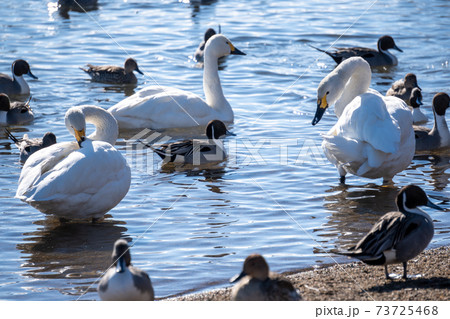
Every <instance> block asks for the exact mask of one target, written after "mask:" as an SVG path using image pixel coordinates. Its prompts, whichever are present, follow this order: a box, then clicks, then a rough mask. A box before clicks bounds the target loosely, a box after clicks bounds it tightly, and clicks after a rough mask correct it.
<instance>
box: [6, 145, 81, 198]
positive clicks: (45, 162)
mask: <svg viewBox="0 0 450 319" xmlns="http://www.w3.org/2000/svg"><path fill="white" fill-rule="evenodd" d="M77 148H78V144H77V143H75V142H67V143H58V144H54V145H51V146H49V147H47V148H43V149H41V150H39V151H37V152H35V153H33V154H31V156H30V157H29V158H28V160H27V161H26V163H25V165H24V167H23V169H22V172H21V174H20V178H19V186H18V188H17V192H16V196H15V197H16V198H19V199H21V200H25V199H26V198H27V197H28V194H29V193H30V192H33V189H34V188H35V187H36V183H38V182H37V181H38V180H40V178H41V177H42V176H43V175H45V174H46V173H47V172H48V171H49V170H51V169H52V168H53V167H54V166H55V165H57V164H58V163H59V162H61V161H62V160H63V159H64V158H66V157H67V156H68V155H69V154H70V153H72V152H73V151H75V150H76V149H77Z"/></svg>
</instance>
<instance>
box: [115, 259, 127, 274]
mask: <svg viewBox="0 0 450 319" xmlns="http://www.w3.org/2000/svg"><path fill="white" fill-rule="evenodd" d="M125 268H126V265H125V258H123V256H122V257H120V258H119V260H118V261H117V264H116V272H118V273H121V272H124V271H125Z"/></svg>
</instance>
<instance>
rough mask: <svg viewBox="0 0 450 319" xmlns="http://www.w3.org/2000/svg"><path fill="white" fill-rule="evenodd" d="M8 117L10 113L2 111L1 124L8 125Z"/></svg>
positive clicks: (0, 114) (0, 115)
mask: <svg viewBox="0 0 450 319" xmlns="http://www.w3.org/2000/svg"><path fill="white" fill-rule="evenodd" d="M7 115H8V112H6V111H0V124H6V120H7V119H6V116H7Z"/></svg>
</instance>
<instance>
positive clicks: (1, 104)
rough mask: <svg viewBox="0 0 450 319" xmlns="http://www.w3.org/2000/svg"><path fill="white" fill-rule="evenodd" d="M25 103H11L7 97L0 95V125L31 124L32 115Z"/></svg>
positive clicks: (28, 102)
mask: <svg viewBox="0 0 450 319" xmlns="http://www.w3.org/2000/svg"><path fill="white" fill-rule="evenodd" d="M30 101H31V98H30V99H29V100H28V101H27V102H20V101H16V102H12V103H11V101H10V100H9V97H8V95H6V94H5V93H0V125H23V124H28V123H30V122H33V120H34V114H33V111H32V110H31V107H30Z"/></svg>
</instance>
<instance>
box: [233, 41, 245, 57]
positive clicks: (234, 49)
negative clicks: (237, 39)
mask: <svg viewBox="0 0 450 319" xmlns="http://www.w3.org/2000/svg"><path fill="white" fill-rule="evenodd" d="M229 45H230V48H231V52H230V54H234V55H247V54H245V53H244V52H242V51H241V50H239V49H238V48H236V47H235V46H234V45H233V44H231V43H229Z"/></svg>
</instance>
